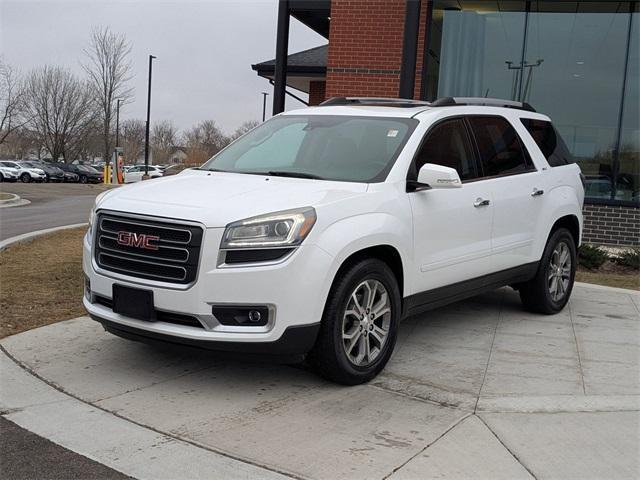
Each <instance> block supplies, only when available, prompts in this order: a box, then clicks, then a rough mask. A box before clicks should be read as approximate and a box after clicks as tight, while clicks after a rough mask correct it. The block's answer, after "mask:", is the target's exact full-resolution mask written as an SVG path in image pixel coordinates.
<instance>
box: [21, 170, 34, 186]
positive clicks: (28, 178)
mask: <svg viewBox="0 0 640 480" xmlns="http://www.w3.org/2000/svg"><path fill="white" fill-rule="evenodd" d="M20 181H21V182H22V183H29V182H30V181H31V175H29V174H28V173H27V172H24V173H23V174H22V175H20Z"/></svg>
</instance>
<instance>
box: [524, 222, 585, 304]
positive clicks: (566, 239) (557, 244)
mask: <svg viewBox="0 0 640 480" xmlns="http://www.w3.org/2000/svg"><path fill="white" fill-rule="evenodd" d="M561 245H566V247H567V248H568V252H569V259H570V261H571V265H570V266H569V274H568V285H567V286H566V287H564V288H563V289H562V290H563V294H562V295H561V296H560V298H554V295H553V293H552V292H551V287H550V276H551V275H553V273H554V267H553V266H552V258H553V257H554V252H555V251H556V249H558V248H562V247H561ZM576 265H577V251H576V243H575V239H574V238H573V235H571V232H570V231H569V230H567V229H566V228H559V229H558V230H556V231H555V232H553V233H552V234H551V235H550V236H549V240H547V245H546V247H545V249H544V252H543V254H542V259H541V260H540V264H539V265H538V271H537V273H536V276H535V277H534V278H533V279H531V280H530V281H528V282H526V283H523V284H522V285H520V288H519V290H520V299H521V300H522V304H523V305H524V306H525V308H526V309H527V310H529V311H532V312H536V313H544V314H546V315H552V314H554V313H558V312H559V311H560V310H562V309H563V308H564V307H565V305H566V304H567V302H568V301H569V297H571V291H572V290H573V283H574V280H575V276H576Z"/></svg>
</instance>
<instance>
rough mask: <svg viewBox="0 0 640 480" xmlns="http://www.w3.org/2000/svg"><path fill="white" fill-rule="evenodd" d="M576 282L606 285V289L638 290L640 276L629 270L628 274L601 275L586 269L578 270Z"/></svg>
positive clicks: (639, 287)
mask: <svg viewBox="0 0 640 480" xmlns="http://www.w3.org/2000/svg"><path fill="white" fill-rule="evenodd" d="M576 281H577V282H584V283H595V284H597V285H606V286H607V287H618V288H629V289H632V290H640V275H639V274H638V271H637V270H635V271H634V270H630V272H629V273H603V272H597V271H596V272H591V271H589V270H586V269H585V270H578V271H577V272H576Z"/></svg>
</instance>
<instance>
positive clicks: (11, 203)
mask: <svg viewBox="0 0 640 480" xmlns="http://www.w3.org/2000/svg"><path fill="white" fill-rule="evenodd" d="M7 195H12V198H8V199H6V200H0V208H9V207H20V206H22V205H29V204H30V203H31V202H30V201H29V200H26V199H24V198H21V197H20V195H16V194H15V193H7Z"/></svg>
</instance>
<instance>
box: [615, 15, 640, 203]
mask: <svg viewBox="0 0 640 480" xmlns="http://www.w3.org/2000/svg"><path fill="white" fill-rule="evenodd" d="M639 63H640V27H639V26H638V4H637V3H636V9H635V11H634V13H633V15H632V17H631V35H630V42H629V65H628V67H627V82H626V90H625V95H624V105H623V109H622V128H621V130H620V152H619V154H618V161H619V169H618V176H617V181H616V195H615V198H616V199H617V200H625V201H631V202H634V203H640V126H639V124H640V121H639V113H638V109H639V107H640V96H639V95H638V87H639V86H640V75H639V73H640V66H639V65H638V64H639Z"/></svg>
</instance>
